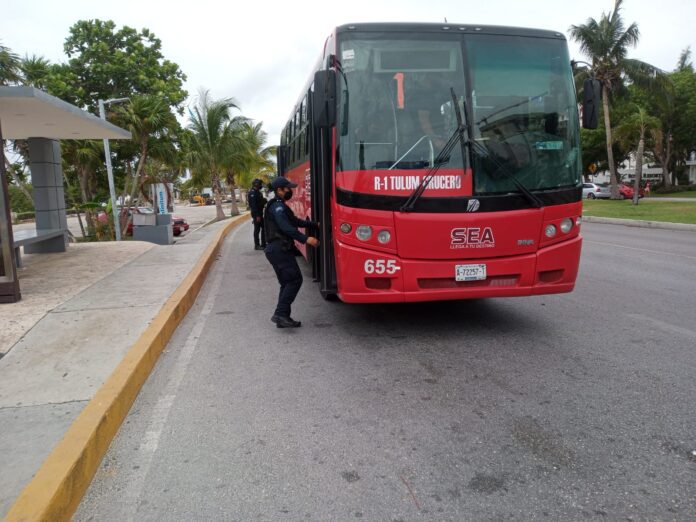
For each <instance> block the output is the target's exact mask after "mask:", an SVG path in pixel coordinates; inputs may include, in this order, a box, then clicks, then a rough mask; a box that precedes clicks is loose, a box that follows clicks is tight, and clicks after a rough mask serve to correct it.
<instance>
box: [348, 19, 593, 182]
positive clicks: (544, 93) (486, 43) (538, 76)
mask: <svg viewBox="0 0 696 522" xmlns="http://www.w3.org/2000/svg"><path fill="white" fill-rule="evenodd" d="M338 59H339V62H340V67H341V73H342V74H341V78H340V79H339V86H340V88H339V98H340V107H339V124H338V138H339V143H338V145H339V156H338V165H337V168H338V170H342V171H361V170H381V169H427V168H429V167H431V166H432V164H433V160H434V158H435V157H436V156H437V154H438V152H439V150H440V149H441V147H442V146H443V145H444V143H445V142H446V141H447V139H448V138H449V137H450V136H451V134H452V133H453V132H454V130H455V128H456V118H455V111H454V110H453V100H452V95H451V90H454V92H455V93H456V94H457V95H458V96H459V97H460V99H459V103H460V104H461V106H462V107H464V106H466V108H467V109H468V111H462V112H463V113H464V114H465V116H466V117H467V118H468V119H469V120H470V121H469V122H468V123H469V124H470V125H471V129H470V136H471V138H472V139H474V140H476V142H477V143H478V144H480V145H481V147H476V149H478V150H479V151H485V154H483V153H481V152H479V153H474V154H472V157H471V161H472V163H473V164H472V165H469V160H468V159H466V158H463V157H462V152H461V148H459V147H456V148H455V149H454V150H453V151H452V153H451V155H450V157H449V159H448V163H447V168H463V167H465V166H466V167H471V168H472V169H473V191H474V193H475V194H506V193H510V192H518V189H517V187H516V186H515V184H514V182H513V181H511V180H510V175H513V176H515V177H516V179H517V181H519V182H520V183H522V184H523V185H524V186H525V187H526V188H528V189H529V190H547V189H555V188H562V187H573V186H577V185H578V184H579V183H580V172H581V170H580V150H579V136H578V131H577V129H578V121H577V118H578V115H577V107H576V102H575V91H574V87H573V79H572V75H571V69H570V65H569V63H570V62H569V57H568V52H567V48H566V44H565V42H564V41H563V40H555V39H550V38H532V37H522V36H507V35H485V34H472V35H459V34H457V35H451V36H449V37H448V38H442V37H440V38H437V39H436V38H434V35H432V34H424V35H422V36H417V37H414V36H413V35H408V36H403V37H402V36H400V35H396V34H394V33H370V34H369V35H359V34H352V35H346V39H344V40H343V41H342V42H341V43H340V47H339V56H338ZM464 102H466V104H465V103H464ZM501 170H505V171H506V172H505V173H504V175H503V173H502V172H501ZM358 175H359V173H358Z"/></svg>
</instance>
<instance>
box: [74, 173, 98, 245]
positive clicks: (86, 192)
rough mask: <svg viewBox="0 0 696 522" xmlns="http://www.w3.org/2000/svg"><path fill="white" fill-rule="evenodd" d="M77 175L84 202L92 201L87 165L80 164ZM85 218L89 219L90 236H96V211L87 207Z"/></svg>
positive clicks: (88, 231)
mask: <svg viewBox="0 0 696 522" xmlns="http://www.w3.org/2000/svg"><path fill="white" fill-rule="evenodd" d="M77 175H78V178H79V179H80V195H81V196H82V203H90V202H91V201H92V193H91V190H90V183H89V177H90V171H89V169H88V168H87V167H85V166H78V169H77ZM85 220H86V221H87V234H88V235H89V236H94V235H95V233H96V226H95V223H94V213H93V212H92V210H91V209H88V208H86V209H85Z"/></svg>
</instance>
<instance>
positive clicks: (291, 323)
mask: <svg viewBox="0 0 696 522" xmlns="http://www.w3.org/2000/svg"><path fill="white" fill-rule="evenodd" d="M295 187H297V185H296V184H295V183H292V182H291V181H290V180H288V179H287V178H284V177H277V178H276V179H274V180H273V182H272V183H271V188H272V189H273V192H274V194H275V197H274V198H273V199H272V200H271V202H270V203H268V205H267V206H266V213H265V219H264V224H265V227H266V240H267V241H268V246H267V247H266V258H268V261H269V262H270V263H271V265H272V266H273V270H275V273H276V276H277V277H278V282H279V283H280V294H279V295H278V306H276V309H275V312H274V313H273V317H271V321H273V322H274V323H275V324H276V326H277V327H278V328H297V327H298V326H302V323H301V322H300V321H295V320H294V319H292V318H291V317H290V308H291V306H292V302H293V301H294V300H295V297H297V293H298V292H299V291H300V287H301V286H302V272H300V267H299V266H298V265H297V260H296V259H295V255H296V252H297V249H296V248H295V241H299V242H300V243H303V244H305V243H306V244H307V245H311V246H313V247H317V246H319V240H318V239H317V238H315V237H308V236H306V235H305V234H303V233H302V232H300V231H299V230H297V227H303V228H313V229H318V228H319V225H318V223H315V222H314V221H305V220H303V219H298V218H297V217H296V216H295V214H294V213H293V211H292V210H291V209H290V207H288V206H287V205H286V204H285V202H286V201H288V200H289V199H290V198H292V189H293V188H295Z"/></svg>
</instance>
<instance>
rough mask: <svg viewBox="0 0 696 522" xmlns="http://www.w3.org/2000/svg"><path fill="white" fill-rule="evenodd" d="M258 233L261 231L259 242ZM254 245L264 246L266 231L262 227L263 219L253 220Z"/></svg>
mask: <svg viewBox="0 0 696 522" xmlns="http://www.w3.org/2000/svg"><path fill="white" fill-rule="evenodd" d="M259 233H261V241H260V242H259ZM254 246H264V247H265V246H266V231H265V230H264V229H263V219H261V222H257V221H256V220H254Z"/></svg>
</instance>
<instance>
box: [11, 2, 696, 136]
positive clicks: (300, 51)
mask: <svg viewBox="0 0 696 522" xmlns="http://www.w3.org/2000/svg"><path fill="white" fill-rule="evenodd" d="M221 4H222V2H215V1H212V0H196V1H194V2H183V1H179V0H175V1H169V2H154V1H147V0H137V1H136V0H119V1H118V2H97V1H94V0H62V1H56V0H23V1H19V0H15V1H11V0H8V1H7V2H5V1H3V7H2V9H1V18H0V40H1V41H2V43H3V45H6V46H8V47H10V48H11V49H12V50H13V51H15V52H16V53H18V54H20V55H22V56H23V55H25V54H29V55H32V54H36V55H42V56H44V57H45V58H48V59H50V60H51V61H56V62H62V61H66V57H65V55H64V54H63V41H64V40H65V38H66V36H67V35H68V30H69V28H70V26H71V25H72V24H74V23H75V22H76V21H77V20H81V19H93V18H99V19H104V20H106V19H112V20H114V22H116V24H117V25H119V26H121V25H128V26H131V27H135V28H136V29H142V28H144V27H147V28H148V29H150V30H151V31H153V32H154V33H155V35H156V36H157V37H158V38H160V40H162V46H163V53H164V55H165V57H166V58H167V59H169V60H172V61H174V62H176V63H177V64H178V65H179V66H180V67H181V69H182V70H183V71H184V73H185V74H186V75H187V77H188V81H187V82H186V88H187V90H188V91H189V94H190V95H192V96H193V95H195V94H196V93H197V92H198V89H199V88H200V87H205V88H207V89H210V91H211V93H212V95H213V96H214V97H216V98H218V97H234V98H236V99H237V100H238V102H239V104H240V105H241V107H242V110H243V113H244V115H245V116H248V117H250V118H253V119H255V120H257V121H263V122H264V127H265V129H266V131H267V132H268V133H269V136H270V140H269V141H270V144H274V143H277V141H278V135H279V134H280V129H281V128H282V126H283V125H284V122H285V119H286V118H287V117H288V115H289V114H290V110H291V108H292V105H293V104H294V102H295V100H296V99H297V97H298V96H299V91H300V89H301V88H302V87H303V85H304V83H305V81H306V79H307V77H308V75H309V73H310V70H311V67H312V65H313V64H314V62H315V61H316V59H317V57H318V55H319V52H320V50H321V49H322V46H323V43H324V40H325V38H326V36H327V35H328V34H329V33H330V31H331V29H332V27H334V26H336V25H341V24H345V23H350V22H386V21H393V22H401V21H404V22H443V21H444V19H445V17H446V18H447V20H448V22H449V23H462V24H490V25H512V26H523V27H536V28H542V29H552V30H556V31H559V32H563V33H564V34H566V36H567V30H568V27H569V26H570V25H572V24H576V25H577V24H580V23H584V22H585V21H586V20H587V18H588V17H594V18H599V17H600V16H601V14H602V12H604V11H609V10H611V9H612V8H613V5H614V2H613V0H572V1H571V0H528V1H524V0H487V1H480V0H477V1H472V0H420V1H412V0H388V1H378V0H372V1H370V0H344V1H337V0H334V1H326V0H324V1H314V0H313V1H304V2H303V1H301V0H294V1H292V0H287V1H269V0H257V1H253V0H252V1H250V2H226V3H225V5H221ZM622 14H623V17H624V20H625V21H626V22H628V23H630V22H634V21H635V22H637V23H638V26H639V28H640V32H641V40H640V44H639V45H638V47H637V48H636V49H633V50H631V52H630V54H629V56H631V57H633V58H639V59H641V60H644V61H647V62H649V63H652V64H653V65H656V66H658V67H660V68H663V69H666V70H671V69H673V68H674V66H675V64H676V62H677V59H678V57H679V53H680V52H681V50H682V49H684V48H685V47H687V46H689V45H690V46H691V47H692V49H694V50H695V51H696V1H695V0H660V1H655V0H652V1H647V0H624V6H623V10H622ZM570 55H571V57H572V58H575V59H583V56H581V55H580V52H579V50H578V48H577V46H576V45H575V44H574V43H572V42H571V43H570Z"/></svg>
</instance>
